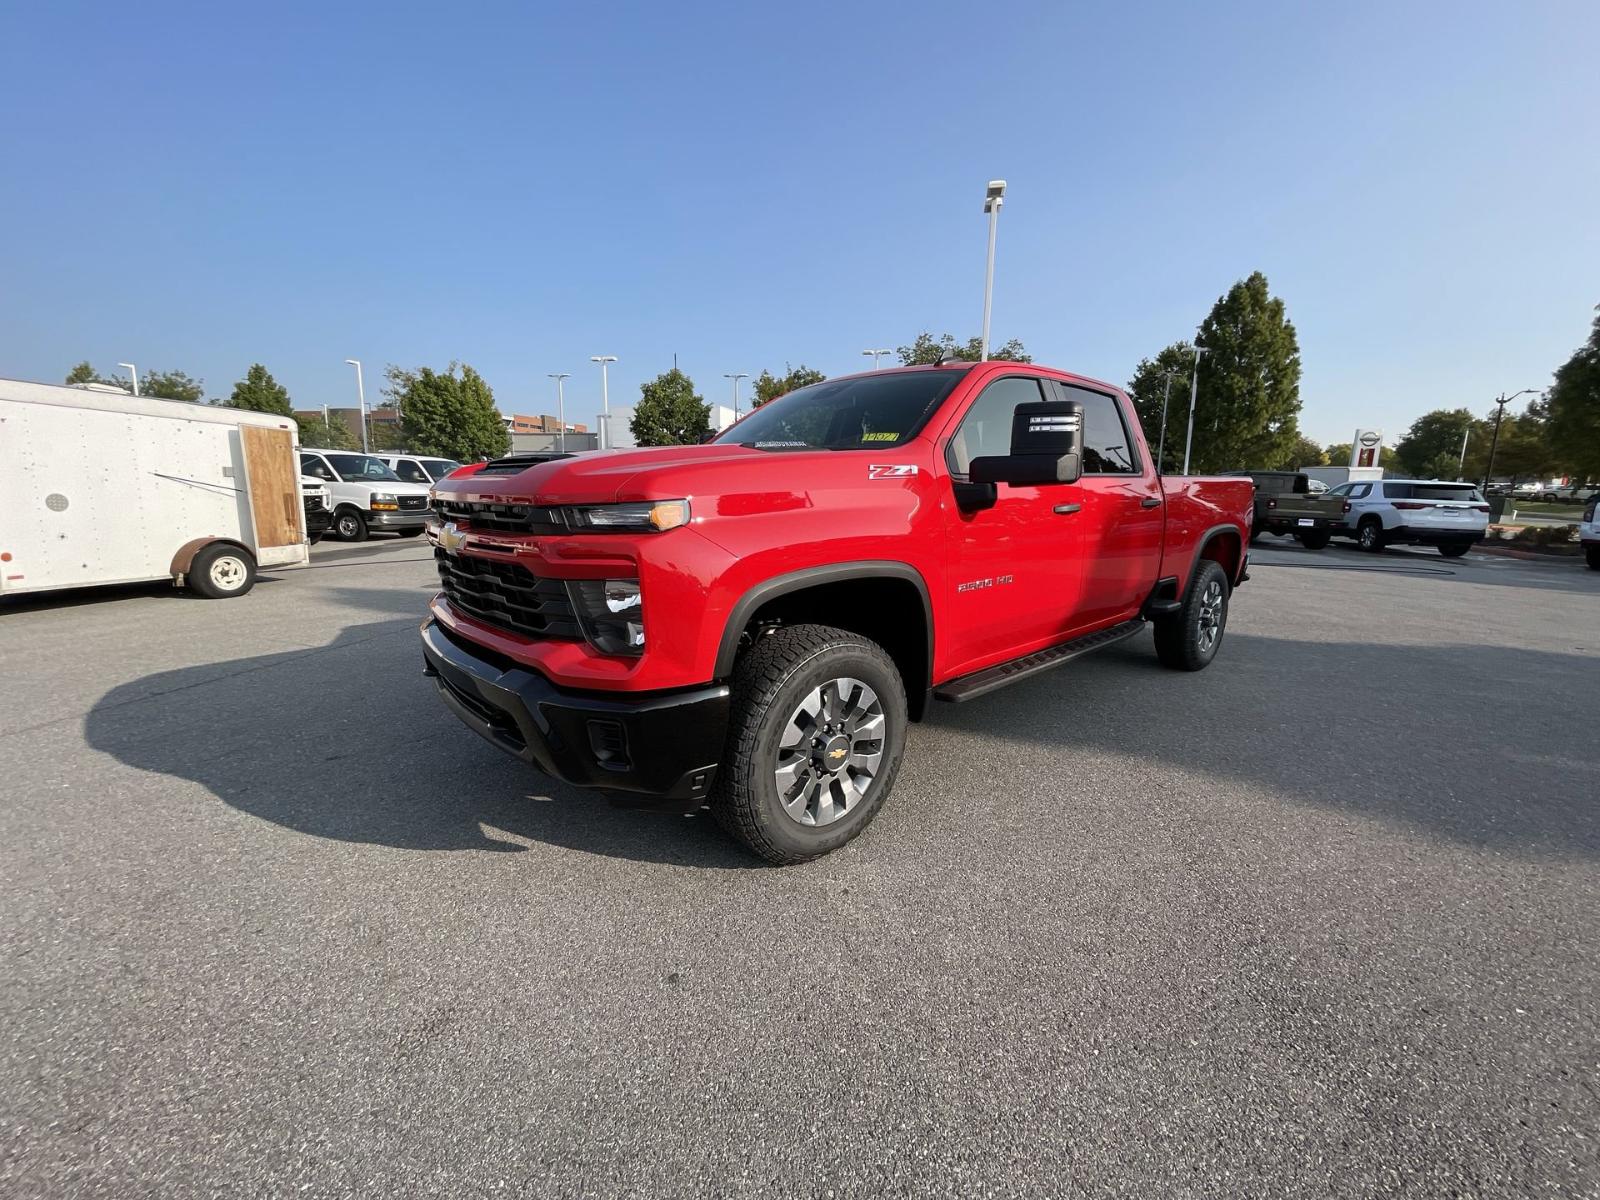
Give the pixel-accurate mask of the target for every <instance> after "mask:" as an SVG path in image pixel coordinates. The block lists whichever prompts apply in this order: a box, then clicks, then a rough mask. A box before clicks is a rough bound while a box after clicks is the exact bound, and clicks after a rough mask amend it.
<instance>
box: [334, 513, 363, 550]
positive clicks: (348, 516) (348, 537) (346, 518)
mask: <svg viewBox="0 0 1600 1200" xmlns="http://www.w3.org/2000/svg"><path fill="white" fill-rule="evenodd" d="M333 531H334V532H335V533H337V534H338V535H339V537H340V540H342V541H346V542H364V541H366V540H367V519H366V518H365V517H363V516H362V515H361V510H360V509H357V508H341V509H340V510H339V511H338V512H336V513H334V514H333Z"/></svg>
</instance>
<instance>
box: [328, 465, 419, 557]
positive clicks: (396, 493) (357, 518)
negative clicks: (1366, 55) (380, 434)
mask: <svg viewBox="0 0 1600 1200" xmlns="http://www.w3.org/2000/svg"><path fill="white" fill-rule="evenodd" d="M300 470H301V471H302V472H303V473H304V474H306V475H311V476H313V477H315V478H317V479H320V480H322V482H323V483H325V484H327V486H328V494H329V497H330V498H331V500H332V502H333V531H334V533H336V534H338V535H339V536H340V537H341V538H343V539H344V540H345V541H347V542H363V541H366V538H367V533H368V532H369V531H370V530H374V529H378V530H387V531H389V532H391V533H398V534H400V535H401V536H402V537H416V536H417V534H419V533H421V532H422V531H423V529H424V528H426V526H427V524H428V489H427V488H426V487H424V486H422V485H421V484H416V483H407V482H406V481H405V480H403V479H401V478H400V476H398V475H396V474H395V472H394V468H392V467H390V466H389V464H388V463H386V462H384V461H383V459H381V458H379V457H377V456H376V455H374V454H362V453H360V452H359V451H356V450H301V451H300Z"/></svg>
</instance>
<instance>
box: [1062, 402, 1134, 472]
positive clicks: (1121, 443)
mask: <svg viewBox="0 0 1600 1200" xmlns="http://www.w3.org/2000/svg"><path fill="white" fill-rule="evenodd" d="M1061 391H1062V392H1063V393H1065V395H1066V398H1067V399H1068V400H1076V401H1078V403H1080V404H1082V405H1083V473H1084V474H1085V475H1137V474H1138V473H1139V462H1138V455H1137V454H1136V453H1135V451H1134V444H1135V443H1134V440H1133V438H1131V437H1130V436H1129V435H1128V427H1127V426H1126V425H1124V424H1123V421H1122V408H1121V406H1120V405H1119V404H1118V403H1117V402H1116V401H1115V400H1114V399H1112V397H1110V396H1108V395H1106V394H1105V393H1104V392H1091V391H1089V390H1088V389H1087V388H1078V387H1067V386H1065V385H1061Z"/></svg>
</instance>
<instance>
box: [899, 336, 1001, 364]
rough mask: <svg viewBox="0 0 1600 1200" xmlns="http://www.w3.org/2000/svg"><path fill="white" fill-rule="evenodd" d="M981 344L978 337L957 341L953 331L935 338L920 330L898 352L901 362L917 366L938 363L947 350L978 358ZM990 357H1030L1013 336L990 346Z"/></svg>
mask: <svg viewBox="0 0 1600 1200" xmlns="http://www.w3.org/2000/svg"><path fill="white" fill-rule="evenodd" d="M982 348H983V341H982V339H981V338H972V339H970V340H968V341H967V343H966V344H965V345H958V344H957V343H956V339H955V335H954V334H950V333H942V334H940V335H939V338H938V340H937V341H935V340H934V337H933V335H932V334H931V333H919V334H917V339H916V341H914V342H912V343H911V345H909V346H901V347H900V349H899V350H898V351H897V353H898V354H899V355H900V363H901V365H902V366H907V367H919V366H928V365H931V364H933V363H937V362H938V361H939V359H940V358H941V357H942V356H943V355H945V354H950V353H953V354H954V355H955V356H956V357H957V358H959V359H962V360H964V361H966V362H977V361H978V360H979V358H980V357H981V355H980V351H981V350H982ZM989 357H990V358H991V359H994V360H996V361H998V362H1032V361H1033V359H1032V358H1030V357H1029V356H1028V352H1027V351H1026V350H1024V349H1023V348H1022V343H1021V342H1019V341H1018V340H1017V339H1016V338H1012V339H1011V340H1010V341H1009V342H1007V343H1006V344H1005V345H1003V346H992V347H990V349H989Z"/></svg>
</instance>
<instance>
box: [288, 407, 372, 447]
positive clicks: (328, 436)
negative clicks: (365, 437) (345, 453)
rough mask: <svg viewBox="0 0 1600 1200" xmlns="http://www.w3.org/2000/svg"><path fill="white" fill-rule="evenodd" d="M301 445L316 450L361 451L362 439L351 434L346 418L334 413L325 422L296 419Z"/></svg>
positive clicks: (317, 418)
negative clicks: (345, 421)
mask: <svg viewBox="0 0 1600 1200" xmlns="http://www.w3.org/2000/svg"><path fill="white" fill-rule="evenodd" d="M295 423H296V424H297V425H299V426H300V444H301V445H302V446H307V447H310V448H311V449H315V450H359V449H361V439H360V438H358V437H356V435H355V434H353V433H351V432H350V426H348V425H346V424H345V423H344V418H343V417H341V416H340V415H339V414H338V413H333V414H332V415H331V416H330V417H329V419H328V420H327V421H326V422H325V421H323V419H322V418H321V417H296V418H295Z"/></svg>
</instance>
